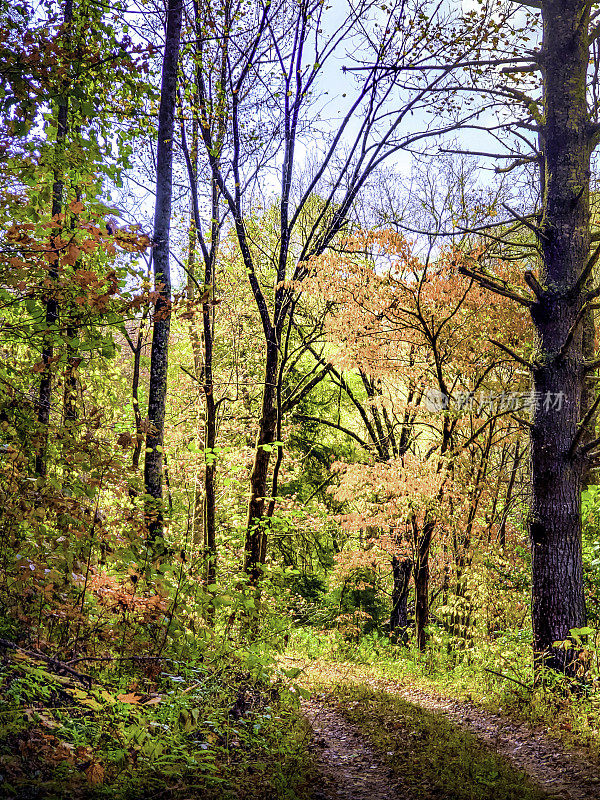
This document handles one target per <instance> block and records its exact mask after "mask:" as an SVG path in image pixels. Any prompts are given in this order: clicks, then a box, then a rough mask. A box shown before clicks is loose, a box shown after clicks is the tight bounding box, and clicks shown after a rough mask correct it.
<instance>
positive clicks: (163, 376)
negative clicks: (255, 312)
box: [144, 0, 183, 542]
mask: <svg viewBox="0 0 600 800" xmlns="http://www.w3.org/2000/svg"><path fill="white" fill-rule="evenodd" d="M182 8H183V6H182V3H181V0H169V2H168V7H167V33H166V40H165V51H164V58H163V65H162V77H161V95H160V109H159V113H158V147H157V154H156V205H155V207H154V251H153V261H154V281H155V287H156V289H157V291H158V299H157V301H156V306H155V310H154V327H153V332H152V353H151V356H150V385H149V390H148V418H149V420H150V422H151V423H152V426H153V429H152V431H151V432H150V433H149V434H148V437H147V439H146V460H145V463H144V486H145V492H146V495H148V496H149V497H150V498H152V501H149V502H148V503H147V504H146V516H147V521H148V539H149V541H150V542H153V541H155V540H156V539H157V537H159V536H162V533H163V509H162V494H163V439H164V426H165V405H166V394H167V367H168V356H169V332H170V328H171V271H170V265H169V234H170V229H171V197H172V182H173V134H174V131H175V125H174V122H175V97H176V90H177V62H178V60H179V44H180V37H181V12H182Z"/></svg>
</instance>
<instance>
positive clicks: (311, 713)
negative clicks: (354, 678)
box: [302, 700, 410, 800]
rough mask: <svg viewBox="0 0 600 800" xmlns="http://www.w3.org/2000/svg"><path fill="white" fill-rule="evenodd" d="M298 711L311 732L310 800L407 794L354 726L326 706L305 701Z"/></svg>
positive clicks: (389, 798) (373, 799)
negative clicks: (315, 782) (315, 778)
mask: <svg viewBox="0 0 600 800" xmlns="http://www.w3.org/2000/svg"><path fill="white" fill-rule="evenodd" d="M302 710H303V712H304V715H305V717H306V719H307V720H308V721H309V723H310V726H311V728H312V730H313V733H314V745H315V749H316V755H317V770H318V774H319V779H320V780H319V786H318V787H316V788H315V790H314V792H313V800H403V799H404V798H405V797H406V798H408V797H410V795H409V793H408V789H407V787H403V786H402V785H401V784H400V783H399V782H398V780H397V779H396V778H394V774H393V772H392V771H391V770H390V769H389V767H386V766H385V765H384V764H383V763H382V761H381V759H380V758H379V757H378V756H377V754H376V753H375V751H374V749H373V748H372V747H370V746H369V745H368V744H367V742H366V740H365V737H364V736H363V735H362V734H361V732H360V731H359V729H358V728H357V727H356V725H352V724H351V723H349V722H348V721H347V720H345V719H344V717H343V716H342V715H341V714H339V713H337V712H336V711H334V710H333V709H331V708H329V707H327V706H326V705H324V704H322V703H319V702H315V701H313V700H307V701H305V702H303V703H302Z"/></svg>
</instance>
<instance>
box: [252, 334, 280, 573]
mask: <svg viewBox="0 0 600 800" xmlns="http://www.w3.org/2000/svg"><path fill="white" fill-rule="evenodd" d="M278 362H279V352H278V348H277V343H276V342H275V341H274V339H273V338H272V339H270V340H269V341H268V342H267V346H266V359H265V384H264V389H263V398H262V412H261V418H260V422H259V427H258V438H257V441H256V448H255V453H254V464H253V466H252V472H251V474H250V498H249V501H248V528H247V534H246V548H245V549H246V553H245V562H244V567H245V570H246V572H248V574H249V575H250V576H251V578H252V580H253V581H257V580H258V578H259V577H260V572H261V565H262V564H264V559H265V557H266V543H265V541H264V540H265V538H266V532H265V530H264V525H265V499H266V495H267V481H268V475H269V461H270V459H271V445H272V443H273V442H274V441H275V432H276V430H277V407H276V386H277V365H278Z"/></svg>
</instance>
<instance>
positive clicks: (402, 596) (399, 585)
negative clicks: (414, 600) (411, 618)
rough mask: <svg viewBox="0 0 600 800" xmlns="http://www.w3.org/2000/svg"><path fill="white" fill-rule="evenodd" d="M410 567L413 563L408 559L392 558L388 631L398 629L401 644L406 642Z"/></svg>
mask: <svg viewBox="0 0 600 800" xmlns="http://www.w3.org/2000/svg"><path fill="white" fill-rule="evenodd" d="M412 566H413V563H412V561H411V559H410V558H405V559H404V560H403V561H400V559H399V558H398V556H394V557H393V558H392V574H393V576H394V586H393V589H392V613H391V616H390V631H395V630H398V629H400V631H401V637H402V641H403V643H404V642H405V641H406V629H407V628H408V585H409V583H410V576H411V573H412Z"/></svg>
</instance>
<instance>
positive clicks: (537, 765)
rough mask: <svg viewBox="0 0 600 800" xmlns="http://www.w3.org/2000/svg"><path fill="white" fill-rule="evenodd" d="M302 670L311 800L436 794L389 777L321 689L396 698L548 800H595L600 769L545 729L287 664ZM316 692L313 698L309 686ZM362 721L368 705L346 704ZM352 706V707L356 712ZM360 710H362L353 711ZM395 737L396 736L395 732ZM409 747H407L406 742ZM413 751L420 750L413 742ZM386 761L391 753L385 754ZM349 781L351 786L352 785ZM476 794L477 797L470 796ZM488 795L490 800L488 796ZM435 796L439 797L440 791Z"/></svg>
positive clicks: (414, 691) (353, 672) (352, 676)
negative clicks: (478, 746) (312, 770)
mask: <svg viewBox="0 0 600 800" xmlns="http://www.w3.org/2000/svg"><path fill="white" fill-rule="evenodd" d="M286 660H288V661H292V660H293V661H294V663H295V664H296V665H297V666H299V667H301V669H302V675H303V678H302V682H303V683H304V684H305V685H306V686H307V687H309V688H311V689H313V696H312V697H311V699H310V700H309V701H305V702H304V703H303V711H304V714H305V716H306V718H307V720H308V722H309V723H310V725H311V727H312V729H313V731H314V744H315V748H316V751H317V761H318V768H319V769H320V772H321V775H322V781H323V787H322V788H320V789H319V793H317V794H316V795H315V800H337V799H338V798H343V800H363V798H364V799H365V800H367V798H368V800H388V798H390V799H391V798H395V800H403V798H404V797H407V798H408V797H411V798H412V797H415V796H419V797H421V796H423V797H432V798H434V797H437V796H438V795H437V794H436V792H435V789H433V788H432V787H431V786H430V785H429V786H428V785H427V781H426V780H425V781H424V784H423V785H422V786H419V789H420V790H421V791H422V792H424V794H417V795H415V794H414V789H415V788H416V787H415V786H414V784H413V785H412V786H411V785H410V782H408V783H407V785H405V786H402V785H401V784H399V783H398V775H396V776H394V773H393V771H392V770H391V769H390V766H389V763H386V761H387V759H386V758H385V755H386V754H385V753H383V752H381V753H380V752H379V751H378V748H376V747H372V746H371V745H370V743H369V740H368V738H367V737H366V736H365V734H364V733H363V732H362V731H360V730H359V728H358V727H357V725H355V724H352V723H351V722H349V721H348V719H346V717H345V716H344V714H343V713H342V712H341V710H340V709H341V705H340V704H339V703H336V700H335V698H334V696H333V695H332V694H330V693H329V692H327V691H323V687H324V686H327V685H329V686H332V685H335V684H337V685H342V686H344V685H345V686H352V685H355V686H357V685H361V686H366V687H368V688H369V689H370V690H373V691H376V692H384V693H386V694H388V695H389V696H390V701H391V700H392V698H393V697H400V698H402V700H404V701H406V702H407V703H409V704H410V705H411V706H412V707H416V708H418V709H422V710H423V711H424V712H426V713H427V712H428V713H432V714H434V715H440V717H443V718H444V719H445V720H448V721H449V722H450V723H452V725H453V726H455V727H456V728H457V729H460V730H462V731H467V732H469V733H471V734H473V735H474V736H475V737H477V739H478V740H479V741H480V742H483V743H484V744H485V745H486V746H487V747H488V748H489V749H490V750H492V751H493V752H495V753H496V754H498V755H499V756H501V757H502V758H503V759H504V760H505V761H506V763H507V764H509V765H510V767H511V768H513V769H514V770H515V771H519V772H523V773H525V774H526V775H527V776H528V778H529V779H530V781H531V783H532V784H533V785H534V786H536V787H539V789H540V790H541V796H543V797H546V798H548V799H549V800H600V769H599V767H598V764H597V763H596V764H595V763H593V762H592V761H591V760H590V759H588V758H586V755H585V753H584V752H583V751H579V752H578V751H575V750H573V749H567V748H566V747H565V746H564V745H563V744H561V742H559V741H558V740H556V739H554V738H551V737H550V736H548V735H547V733H546V732H545V730H544V729H542V728H539V727H538V728H534V727H531V726H530V725H527V724H525V723H518V722H514V721H512V720H510V719H508V718H506V717H503V716H501V715H499V714H493V713H491V712H488V711H486V710H485V709H482V708H478V707H476V706H473V705H471V704H469V703H466V702H460V701H457V700H454V699H451V698H448V697H443V696H441V695H439V694H436V693H435V692H434V691H425V690H423V689H421V688H414V687H412V686H410V685H409V684H408V683H402V682H399V681H394V680H390V679H386V678H381V677H379V676H377V675H376V674H375V673H374V671H373V670H372V669H369V668H368V667H361V666H357V665H355V664H339V663H331V662H323V661H318V660H317V661H307V660H305V659H286ZM316 687H319V689H318V690H317V693H315V691H314V690H315V688H316ZM350 705H351V707H353V709H354V711H353V717H354V719H356V716H357V712H360V714H363V713H364V717H365V718H368V717H369V715H370V714H371V713H372V709H371V705H370V704H367V703H366V702H365V703H360V702H359V703H357V702H354V703H351V704H350ZM356 706H359V708H358V709H357V708H356ZM360 706H362V708H361V707H360ZM399 735H401V734H399ZM408 746H409V747H410V746H411V742H410V739H409V740H408ZM413 746H414V747H419V744H418V742H417V741H414V742H413ZM387 755H388V756H391V755H392V753H387ZM353 781H354V782H355V783H354V788H353ZM477 796H478V797H479V795H477ZM493 796H494V795H493V794H490V798H491V797H493ZM440 797H444V798H445V797H446V795H445V794H443V795H440Z"/></svg>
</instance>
